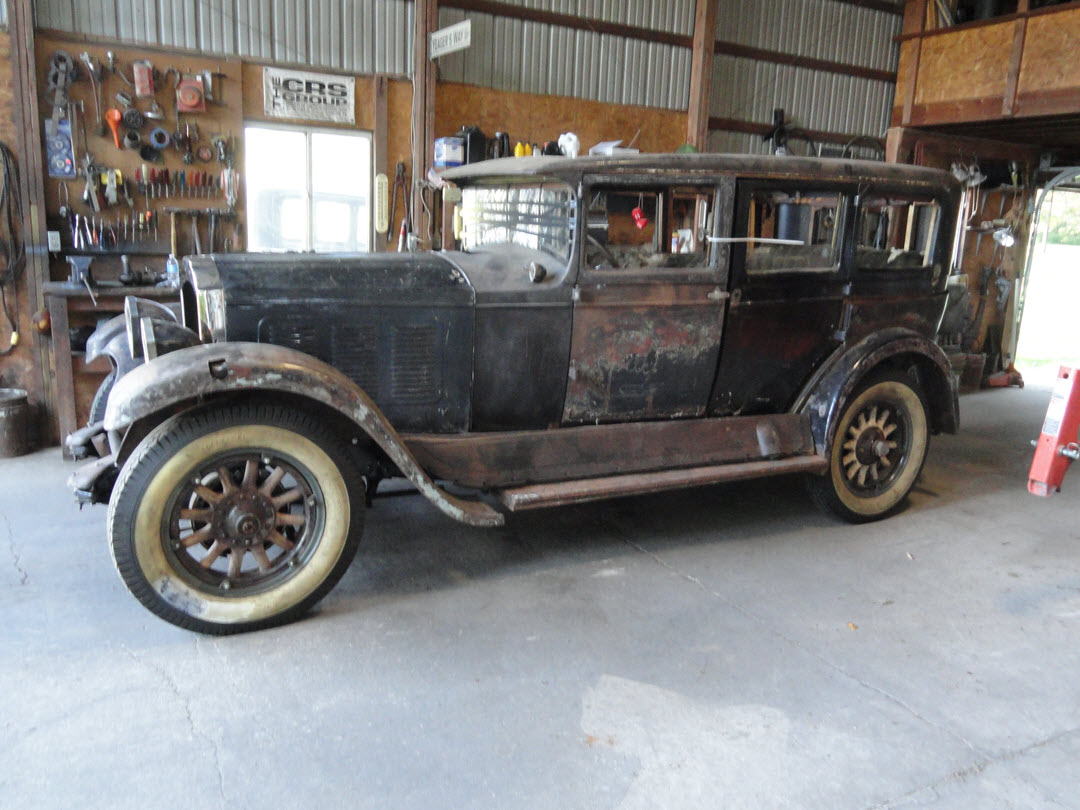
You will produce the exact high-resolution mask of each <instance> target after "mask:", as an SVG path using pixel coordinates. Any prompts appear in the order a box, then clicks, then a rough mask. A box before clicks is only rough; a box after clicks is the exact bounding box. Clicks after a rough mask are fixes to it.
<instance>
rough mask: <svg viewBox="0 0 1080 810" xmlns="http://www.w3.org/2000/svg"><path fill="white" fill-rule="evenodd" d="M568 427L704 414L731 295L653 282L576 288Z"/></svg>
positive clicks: (566, 410)
mask: <svg viewBox="0 0 1080 810" xmlns="http://www.w3.org/2000/svg"><path fill="white" fill-rule="evenodd" d="M578 293H579V295H578V297H577V301H576V302H575V305H574V324H573V335H572V337H571V349H570V371H569V380H570V381H569V383H568V386H567V391H566V405H565V408H564V410H563V422H564V423H565V424H588V423H590V422H597V421H608V422H621V421H628V420H638V419H660V418H667V419H679V418H686V417H693V416H703V415H704V414H705V411H706V408H707V407H708V404H709V390H710V388H711V383H712V379H713V376H714V374H715V372H716V363H717V359H718V358H719V356H720V340H721V337H722V335H723V327H724V318H723V315H724V302H725V301H726V299H727V293H726V292H724V291H723V290H722V289H721V288H720V287H719V286H718V285H716V284H699V283H682V284H673V283H665V282H663V281H650V282H645V283H639V284H598V285H595V286H583V287H580V288H579V289H578Z"/></svg>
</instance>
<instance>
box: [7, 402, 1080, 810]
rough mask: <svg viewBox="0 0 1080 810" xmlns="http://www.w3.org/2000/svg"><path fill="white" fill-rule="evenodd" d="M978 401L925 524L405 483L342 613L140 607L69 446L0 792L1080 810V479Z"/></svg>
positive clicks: (21, 645) (12, 561) (10, 522)
mask: <svg viewBox="0 0 1080 810" xmlns="http://www.w3.org/2000/svg"><path fill="white" fill-rule="evenodd" d="M1048 397H1049V395H1048V392H1047V391H1046V390H1034V389H1032V388H1028V389H1026V390H1023V391H1020V390H1009V391H995V392H983V393H979V394H975V395H970V396H967V397H964V398H963V400H962V403H961V404H962V410H963V420H964V430H963V433H962V434H961V435H960V436H957V437H942V438H938V439H935V441H934V443H933V445H932V451H931V457H930V461H929V463H928V465H927V469H926V472H925V474H924V477H923V480H922V482H921V484H920V485H919V487H918V489H917V491H916V492H915V493H914V495H913V497H912V499H911V505H910V507H909V508H908V509H907V510H906V511H905V512H904V513H903V514H901V515H899V516H897V517H894V518H892V519H890V520H887V521H884V522H881V523H877V524H874V525H871V526H867V527H861V528H860V527H852V526H847V525H844V524H840V523H838V522H835V521H834V520H832V519H830V518H828V517H825V516H824V515H822V514H819V513H818V512H817V511H816V510H815V509H814V507H813V506H812V505H811V503H810V501H809V499H808V498H807V497H806V495H805V494H804V491H803V489H802V487H801V485H800V482H798V481H796V480H774V481H765V482H750V483H745V484H739V485H732V486H724V487H712V488H707V489H700V490H694V491H687V492H681V493H675V494H665V495H657V496H652V497H644V498H636V499H630V500H623V501H613V502H609V503H605V504H594V505H588V506H581V507H573V508H565V509H561V510H555V511H549V512H545V513H535V514H523V515H517V516H511V517H510V519H509V520H508V521H507V526H506V527H505V528H504V529H501V530H474V529H467V528H464V527H461V526H458V525H456V524H454V523H452V522H450V521H449V520H447V519H445V518H443V517H442V516H441V515H440V514H439V513H437V512H436V511H435V510H434V509H433V508H430V507H429V506H427V505H426V504H425V503H424V502H423V501H421V500H419V499H417V498H413V497H407V498H406V497H399V498H393V499H389V500H385V501H380V502H378V503H377V505H376V508H375V509H374V511H372V512H371V513H370V514H369V517H368V529H367V535H366V538H365V546H364V547H363V548H362V550H361V553H360V554H359V556H358V557H357V560H356V563H355V564H354V565H353V567H352V569H351V570H350V572H349V573H348V574H346V576H345V578H344V580H343V581H342V583H341V584H340V585H339V586H338V588H337V589H336V590H335V591H334V592H333V593H332V594H331V595H330V596H329V597H328V598H327V599H326V600H325V601H324V602H323V604H322V606H321V607H320V608H319V609H318V610H317V611H316V613H315V614H314V615H313V616H311V617H310V618H308V619H306V620H305V621H302V622H299V623H297V624H294V625H292V626H289V627H284V628H280V629H276V630H271V631H266V632H262V633H255V634H249V635H246V636H241V637H233V638H227V639H214V638H206V637H200V636H197V635H194V634H191V633H187V632H184V631H181V630H178V629H175V628H173V627H172V626H170V625H168V624H165V623H163V622H161V621H159V620H158V619H156V618H155V617H154V616H152V615H151V614H149V613H148V612H146V611H145V610H143V608H141V607H140V606H139V605H138V603H137V602H135V600H134V599H133V598H131V597H130V596H129V595H128V594H127V592H126V591H125V590H124V588H123V585H122V584H121V582H120V580H119V578H118V577H117V576H116V574H115V573H114V571H113V569H112V563H111V561H110V558H109V554H108V552H107V550H106V547H105V542H104V522H105V510H104V509H103V508H100V507H98V508H95V509H93V510H84V511H83V512H82V513H79V512H78V511H77V510H76V508H75V507H74V505H73V504H72V502H71V500H70V498H69V496H68V495H67V493H66V491H65V490H64V486H63V482H64V478H65V476H66V475H67V474H68V472H69V471H70V469H71V465H69V464H64V463H62V462H61V461H60V460H59V454H58V451H56V450H55V449H54V450H49V451H44V452H40V453H37V454H35V455H32V456H29V457H25V458H20V459H14V460H6V461H3V462H0V482H2V485H0V524H2V525H0V544H2V545H3V546H6V548H4V549H2V552H3V554H4V555H5V556H6V557H7V562H6V564H4V565H2V566H0V614H2V615H3V617H4V629H3V630H2V631H0V722H2V724H3V743H2V745H0V807H3V808H21V807H27V808H41V807H65V806H79V807H84V806H91V807H110V808H125V807H132V808H136V807H137V808H146V807H185V808H186V807H199V808H204V807H205V808H210V807H219V806H220V807H230V808H263V807H275V808H278V807H282V808H289V807H312V806H320V807H324V808H336V807H348V808H358V807H387V808H391V807H392V808H454V809H455V810H457V808H472V807H480V808H515V809H517V808H545V809H546V808H579V807H581V808H584V807H588V808H679V810H689V808H718V807H723V808H755V810H759V809H760V808H771V807H783V808H814V809H815V810H820V809H821V808H832V809H840V808H914V807H932V808H955V807H970V808H998V807H1018V808H1038V807H1055V808H1057V807H1074V808H1080V793H1078V791H1077V790H1076V785H1077V783H1078V776H1080V765H1078V764H1077V763H1080V686H1078V682H1077V672H1080V644H1078V641H1080V546H1078V540H1080V528H1078V525H1077V517H1078V515H1080V511H1078V509H1077V506H1078V504H1080V471H1073V473H1072V478H1071V479H1069V478H1067V479H1066V481H1065V492H1064V493H1063V494H1061V495H1058V496H1056V497H1054V498H1051V499H1046V500H1043V499H1038V498H1035V497H1033V496H1031V495H1028V494H1027V492H1026V489H1025V483H1026V477H1027V469H1028V466H1029V464H1030V461H1031V453H1032V450H1031V447H1030V446H1029V444H1028V441H1029V440H1030V439H1032V438H1035V437H1036V435H1037V434H1038V432H1039V427H1040V425H1041V423H1042V419H1043V415H1044V413H1045V409H1046V404H1047V401H1048Z"/></svg>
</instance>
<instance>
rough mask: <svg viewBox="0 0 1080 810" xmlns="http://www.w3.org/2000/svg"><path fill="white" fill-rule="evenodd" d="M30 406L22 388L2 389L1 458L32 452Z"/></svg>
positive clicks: (0, 415) (0, 407)
mask: <svg viewBox="0 0 1080 810" xmlns="http://www.w3.org/2000/svg"><path fill="white" fill-rule="evenodd" d="M29 412H30V406H29V405H28V404H27V401H26V392H25V391H24V390H23V389H21V388H0V458H12V457H13V456H21V455H23V454H24V453H27V452H29V450H30V419H29Z"/></svg>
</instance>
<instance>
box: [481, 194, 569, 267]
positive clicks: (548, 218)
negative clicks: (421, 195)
mask: <svg viewBox="0 0 1080 810" xmlns="http://www.w3.org/2000/svg"><path fill="white" fill-rule="evenodd" d="M573 211H574V194H573V191H571V189H570V187H569V186H567V185H566V184H565V183H558V182H547V183H543V182H532V183H528V184H523V183H503V184H501V185H485V186H472V187H468V188H464V189H462V194H461V221H462V233H461V245H462V248H463V249H464V250H475V249H476V248H480V247H485V246H488V245H499V244H506V243H511V244H515V245H521V246H523V247H527V248H533V249H534V250H542V251H544V252H545V253H548V254H550V255H552V256H554V257H555V258H557V259H559V260H560V261H568V260H569V259H570V235H571V226H572V217H573Z"/></svg>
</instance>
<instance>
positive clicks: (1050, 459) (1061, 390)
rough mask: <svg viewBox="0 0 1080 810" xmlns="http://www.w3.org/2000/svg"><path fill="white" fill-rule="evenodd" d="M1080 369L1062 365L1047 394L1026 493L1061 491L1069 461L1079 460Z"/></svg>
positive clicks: (1046, 494) (1044, 494)
mask: <svg viewBox="0 0 1080 810" xmlns="http://www.w3.org/2000/svg"><path fill="white" fill-rule="evenodd" d="M1078 433H1080V369H1075V368H1069V367H1068V366H1062V367H1061V368H1060V369H1058V376H1057V382H1056V383H1055V384H1054V390H1053V392H1052V393H1051V394H1050V407H1049V408H1047V410H1046V421H1044V422H1043V426H1042V433H1041V434H1040V435H1039V439H1038V441H1036V442H1033V444H1034V445H1035V458H1034V459H1032V462H1031V472H1030V473H1029V474H1028V492H1030V493H1032V494H1033V495H1042V496H1043V497H1049V496H1050V495H1053V494H1054V493H1055V492H1060V491H1061V481H1062V479H1064V478H1065V471H1066V470H1068V469H1069V465H1070V464H1072V462H1074V461H1076V460H1077V459H1080V444H1078V443H1077V439H1078Z"/></svg>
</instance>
